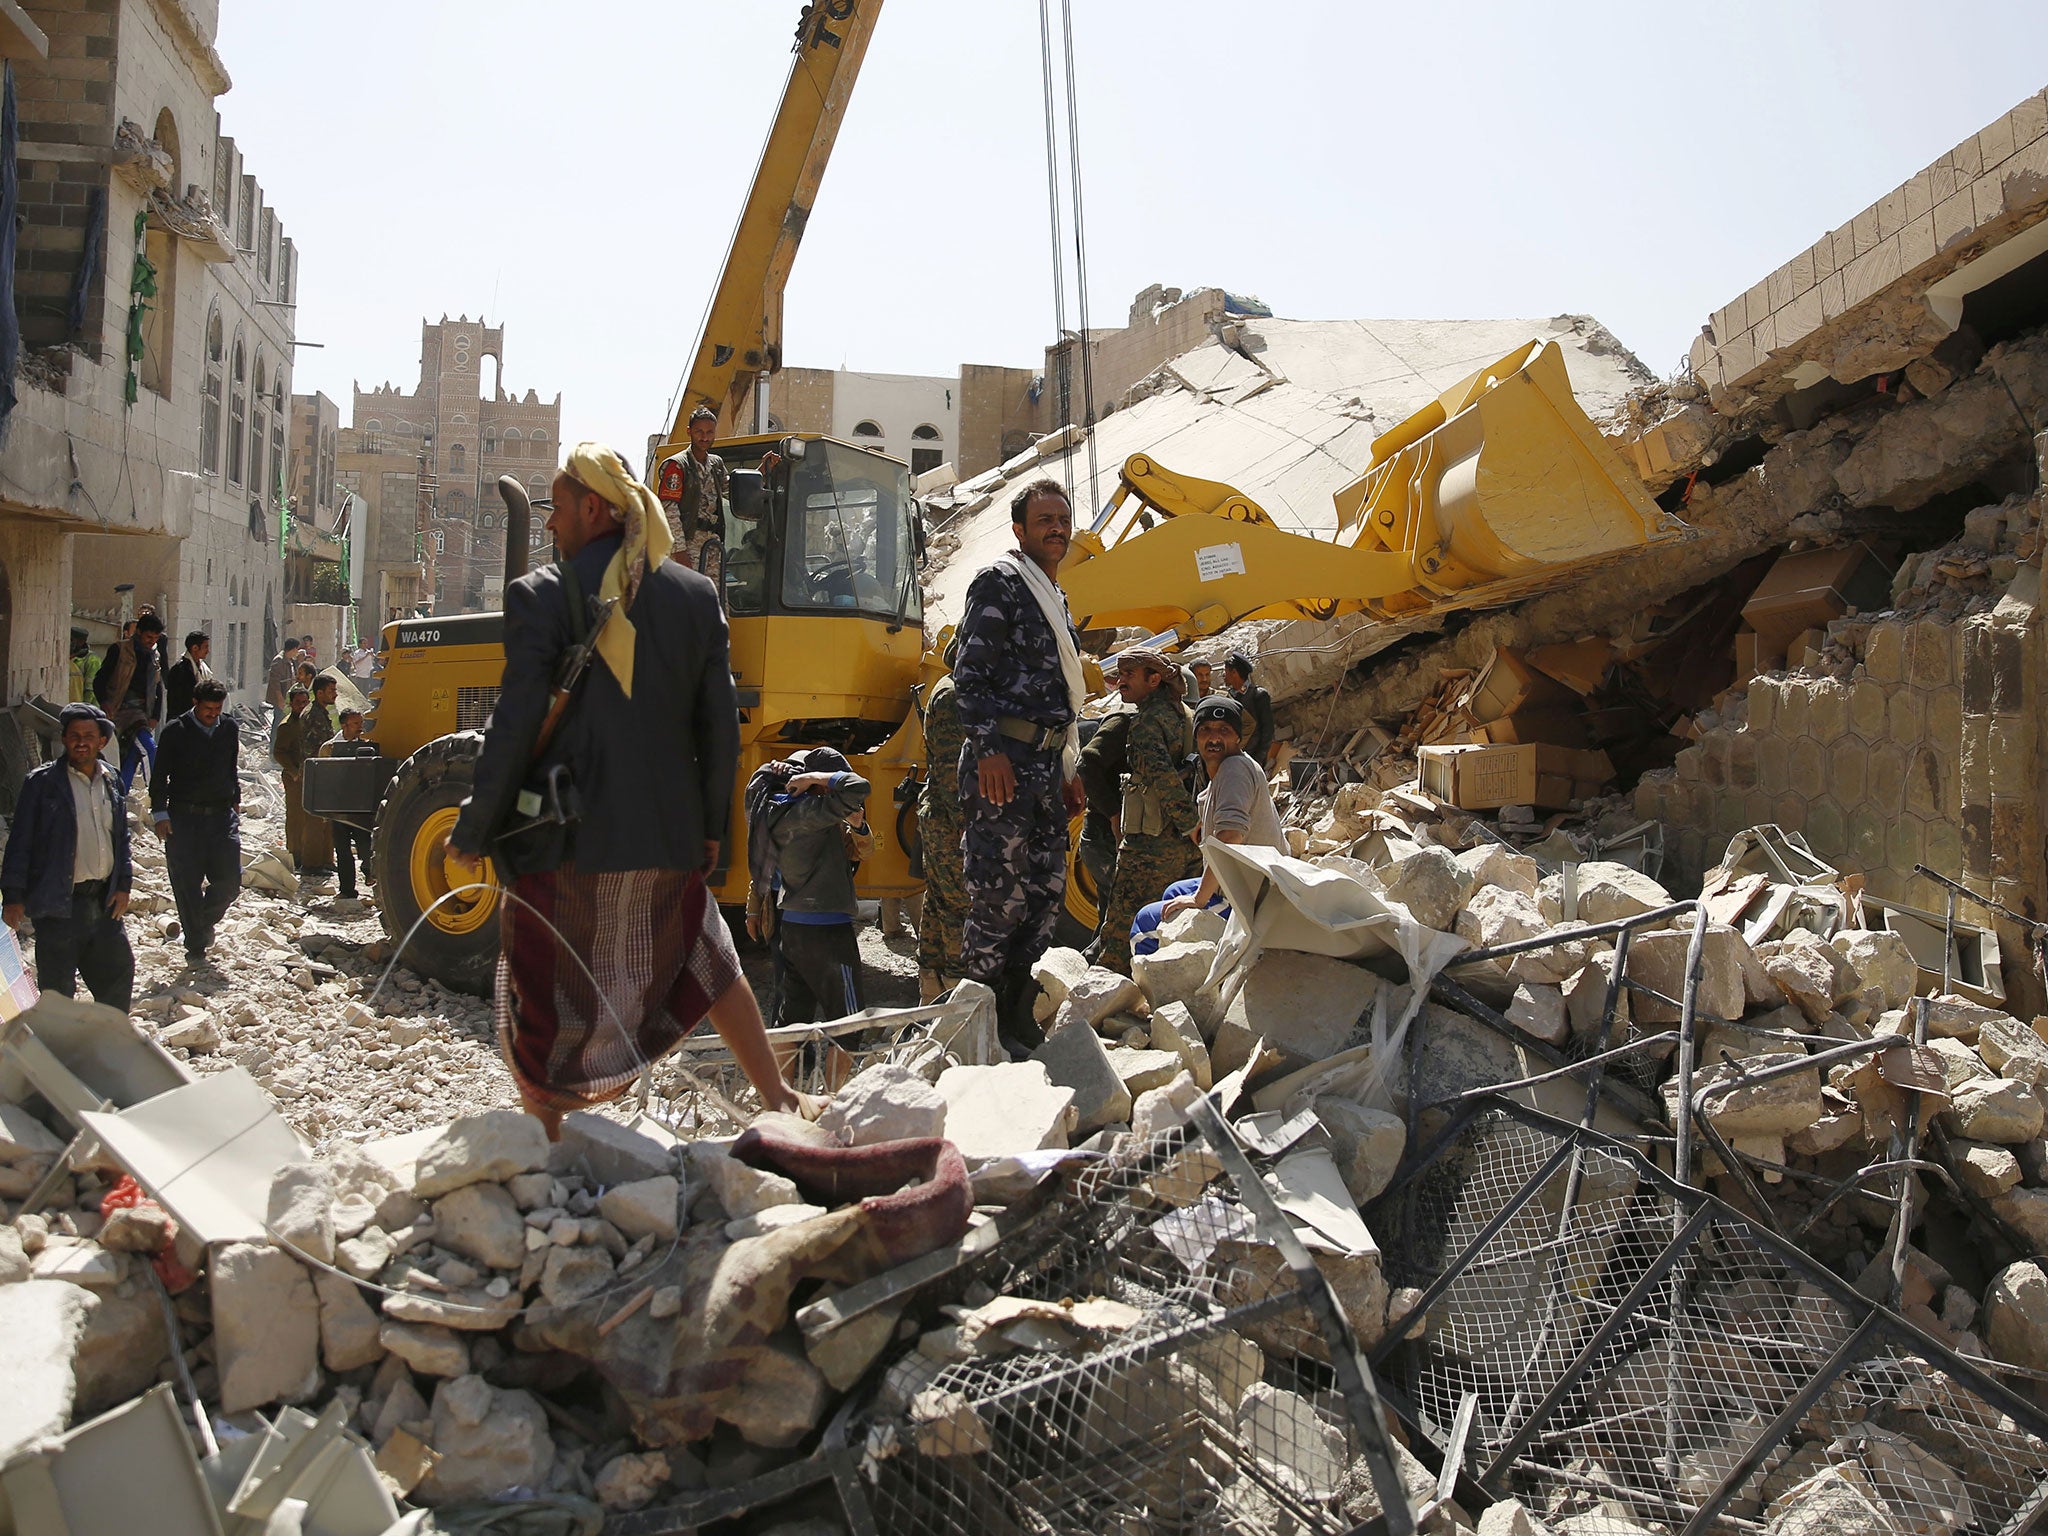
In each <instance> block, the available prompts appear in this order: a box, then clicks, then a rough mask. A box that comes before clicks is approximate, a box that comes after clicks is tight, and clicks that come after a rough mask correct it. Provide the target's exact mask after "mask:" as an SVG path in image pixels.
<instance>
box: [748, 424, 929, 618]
mask: <svg viewBox="0 0 2048 1536" xmlns="http://www.w3.org/2000/svg"><path fill="white" fill-rule="evenodd" d="M770 450H773V451H774V452H775V453H776V454H777V455H778V460H777V462H775V463H774V464H773V465H772V467H771V468H770V469H769V470H768V471H767V472H766V473H765V474H764V473H763V472H762V470H761V465H762V463H763V462H764V460H766V458H767V455H768V453H769V451H770ZM718 451H719V453H720V454H721V455H722V456H723V457H724V458H725V461H726V465H727V467H728V468H730V469H731V470H732V472H733V474H732V487H731V494H730V496H729V497H728V499H727V507H726V514H725V529H724V540H723V542H724V545H725V569H724V595H725V603H726V611H727V612H728V613H729V614H730V615H731V616H732V617H733V618H735V619H743V618H755V617H765V616H781V615H787V616H790V617H817V616H821V615H826V616H835V617H841V618H852V617H865V618H874V619H882V620H884V621H885V622H887V623H888V624H891V625H894V626H899V627H901V626H908V627H910V628H913V629H914V628H916V627H917V626H918V625H920V624H921V623H922V622H923V617H924V610H923V602H922V598H921V596H920V594H919V591H918V584H917V556H918V551H919V550H920V549H921V548H922V538H921V536H920V535H921V529H920V527H919V525H918V521H917V518H918V513H917V507H916V504H915V503H914V502H913V501H912V499H911V495H910V471H909V470H908V468H906V467H905V466H904V465H903V464H901V463H899V462H898V461H897V460H895V459H891V458H887V457H885V456H884V455H882V454H878V453H874V452H871V451H869V450H867V449H864V448H856V447H854V446H852V445H851V444H849V443H840V442H834V441H833V440H832V439H830V438H822V437H814V438H804V437H792V438H768V439H754V438H747V439H740V440H737V441H733V442H728V443H722V444H720V445H719V449H718Z"/></svg>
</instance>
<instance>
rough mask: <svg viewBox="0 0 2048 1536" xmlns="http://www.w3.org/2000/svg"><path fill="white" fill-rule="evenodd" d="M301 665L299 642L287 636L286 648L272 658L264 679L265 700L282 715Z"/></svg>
mask: <svg viewBox="0 0 2048 1536" xmlns="http://www.w3.org/2000/svg"><path fill="white" fill-rule="evenodd" d="M298 665H299V642H298V641H296V640H294V639H292V638H290V637H289V636H287V637H286V638H285V642H284V649H283V650H281V651H279V652H278V653H277V654H276V655H275V656H273V657H271V658H270V670H269V672H268V673H267V674H266V675H265V677H264V679H263V702H264V703H266V704H268V705H269V706H270V707H271V708H272V709H274V710H276V711H277V713H278V715H280V716H282V715H283V714H284V712H285V709H286V708H287V706H288V702H289V701H288V699H287V697H286V695H287V692H288V691H289V690H290V688H291V686H292V679H293V676H294V675H295V673H296V671H297V669H298Z"/></svg>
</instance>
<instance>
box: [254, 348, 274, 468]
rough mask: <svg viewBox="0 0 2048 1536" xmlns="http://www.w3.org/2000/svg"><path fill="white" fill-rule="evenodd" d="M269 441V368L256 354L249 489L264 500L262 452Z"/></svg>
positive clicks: (259, 353) (260, 356)
mask: <svg viewBox="0 0 2048 1536" xmlns="http://www.w3.org/2000/svg"><path fill="white" fill-rule="evenodd" d="M269 443H270V370H269V367H268V366H267V365H266V364H265V362H264V360H263V354H262V353H261V352H260V351H259V352H258V353H257V354H256V389H255V392H254V393H253V394H252V395H251V396H250V397H249V489H250V490H252V491H254V492H255V493H256V494H257V495H258V496H261V497H263V498H265V499H266V500H267V499H268V498H269V495H270V482H269V481H268V480H266V479H264V477H263V453H264V450H265V448H266V447H268V446H269Z"/></svg>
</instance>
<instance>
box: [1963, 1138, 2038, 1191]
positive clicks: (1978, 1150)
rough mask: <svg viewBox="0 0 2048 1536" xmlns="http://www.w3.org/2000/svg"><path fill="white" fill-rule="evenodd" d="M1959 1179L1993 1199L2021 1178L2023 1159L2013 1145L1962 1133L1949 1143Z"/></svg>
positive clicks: (1965, 1184)
mask: <svg viewBox="0 0 2048 1536" xmlns="http://www.w3.org/2000/svg"><path fill="white" fill-rule="evenodd" d="M1948 1145H1949V1151H1950V1153H1951V1154H1952V1155H1953V1158H1954V1162H1955V1170H1956V1178H1957V1179H1958V1180H1960V1181H1961V1183H1962V1186H1963V1188H1965V1189H1967V1190H1969V1191H1971V1192H1972V1193H1973V1194H1979V1195H1982V1196H1983V1197H1984V1198H1985V1199H1987V1200H1989V1199H1991V1198H1993V1197H1994V1196H1997V1195H2002V1194H2004V1193H2005V1192H2006V1191H2007V1190H2008V1189H2011V1188H2012V1187H2013V1185H2015V1184H2017V1183H2019V1181H2020V1160H2019V1158H2018V1157H2016V1156H2014V1155H2013V1150H2012V1148H2010V1147H2001V1146H1998V1145H1996V1144H1995V1143H1992V1142H1988V1141H1965V1140H1964V1139H1963V1138H1961V1137H1960V1136H1958V1137H1956V1138H1954V1139H1952V1140H1951V1141H1950V1142H1949V1144H1948Z"/></svg>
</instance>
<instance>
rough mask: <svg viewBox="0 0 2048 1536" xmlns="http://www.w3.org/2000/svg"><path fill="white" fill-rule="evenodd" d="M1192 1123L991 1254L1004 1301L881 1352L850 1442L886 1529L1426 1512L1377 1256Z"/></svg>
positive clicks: (1231, 1525)
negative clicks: (1377, 1348) (1385, 1400)
mask: <svg viewBox="0 0 2048 1536" xmlns="http://www.w3.org/2000/svg"><path fill="white" fill-rule="evenodd" d="M1196 1120H1197V1126H1181V1127H1176V1128H1173V1129H1169V1130H1166V1131H1163V1132H1161V1133H1160V1134H1158V1135H1157V1136H1156V1137H1154V1138H1152V1139H1151V1140H1149V1141H1147V1142H1144V1143H1142V1144H1140V1145H1137V1146H1134V1147H1129V1148H1127V1150H1125V1151H1124V1152H1122V1153H1120V1154H1118V1155H1116V1156H1114V1157H1111V1158H1107V1159H1104V1160H1101V1161H1099V1162H1096V1163H1094V1164H1092V1165H1089V1166H1088V1167H1086V1168H1085V1169H1084V1170H1083V1171H1081V1172H1080V1173H1079V1174H1078V1175H1076V1176H1073V1177H1071V1178H1069V1179H1068V1181H1067V1182H1066V1183H1065V1185H1064V1186H1063V1187H1062V1188H1061V1189H1060V1191H1059V1192H1058V1193H1057V1194H1056V1195H1055V1196H1054V1197H1053V1198H1052V1199H1051V1200H1050V1201H1049V1202H1048V1203H1047V1204H1046V1205H1045V1207H1044V1208H1043V1209H1042V1210H1041V1211H1040V1212H1039V1213H1038V1215H1037V1216H1036V1217H1034V1218H1033V1219H1032V1220H1030V1221H1029V1222H1028V1223H1026V1224H1025V1225H1023V1226H1022V1227H1020V1228H1019V1229H1018V1230H1017V1231H1016V1232H1014V1233H1013V1234H1012V1235H1011V1236H1010V1237H1008V1238H1007V1239H1005V1241H1004V1242H1003V1243H1002V1244H1000V1245H999V1246H998V1247H997V1248H996V1249H995V1250H994V1252H993V1253H992V1254H991V1255H990V1259H989V1263H988V1264H987V1266H985V1267H984V1269H983V1270H982V1272H981V1275H980V1280H981V1282H982V1284H984V1285H985V1286H986V1287H987V1291H988V1292H992V1293H993V1299H991V1300H984V1301H983V1302H982V1304H981V1305H979V1306H977V1307H973V1308H972V1309H969V1310H965V1311H963V1312H961V1313H960V1314H959V1315H958V1317H957V1320H956V1321H955V1322H953V1323H952V1324H950V1325H947V1326H944V1327H940V1328H937V1329H934V1330H930V1331H928V1332H927V1333H925V1334H924V1336H923V1337H922V1338H921V1339H920V1341H919V1343H918V1345H917V1347H916V1348H914V1349H913V1350H911V1351H910V1352H908V1353H906V1354H904V1355H902V1356H901V1357H900V1358H898V1359H897V1360H896V1361H895V1362H894V1363H893V1364H892V1365H891V1366H890V1367H889V1369H888V1370H887V1372H886V1374H885V1375H884V1376H883V1378H882V1380H881V1382H880V1385H879V1387H878V1388H877V1389H876V1390H875V1392H874V1395H873V1397H872V1398H871V1399H870V1401H869V1403H868V1404H867V1406H866V1409H865V1411H864V1413H863V1414H862V1415H861V1416H860V1417H859V1419H858V1420H857V1421H856V1430H855V1435H854V1442H853V1443H854V1448H855V1449H856V1450H857V1451H858V1452H859V1453H860V1454H861V1455H862V1459H863V1468H864V1472H865V1474H866V1478H867V1483H868V1495H867V1497H868V1499H869V1500H870V1501H871V1509H872V1514H871V1518H872V1526H873V1528H874V1529H876V1530H880V1531H884V1532H889V1533H892V1536H893V1533H898V1532H901V1533H927V1536H941V1533H952V1532H959V1531H975V1532H996V1533H1002V1532H1030V1533H1048V1536H1051V1533H1067V1532H1071V1533H1075V1536H1083V1533H1086V1536H1095V1533H1100V1532H1125V1533H1130V1536H1138V1533H1140V1532H1144V1533H1163V1532H1182V1531H1185V1532H1217V1533H1245V1536H1252V1533H1260V1536H1267V1533H1274V1532H1279V1531H1289V1532H1301V1533H1322V1532H1329V1533H1337V1532H1349V1531H1354V1530H1359V1529H1361V1528H1363V1529H1366V1530H1386V1531H1393V1532H1407V1531H1410V1530H1413V1529H1414V1523H1413V1518H1412V1515H1411V1512H1410V1508H1409V1504H1408V1502H1407V1494H1406V1493H1405V1492H1404V1491H1403V1489H1402V1486H1401V1483H1400V1481H1399V1474H1398V1471H1397V1469H1396V1466H1395V1462H1394V1454H1395V1453H1394V1451H1393V1449H1392V1447H1391V1446H1390V1444H1389V1442H1388V1441H1387V1439H1386V1436H1385V1433H1384V1430H1383V1423H1384V1421H1383V1419H1382V1417H1381V1410H1380V1408H1379V1404H1378V1399H1377V1395H1376V1393H1375V1391H1374V1389H1373V1386H1372V1382H1371V1378H1370V1376H1369V1375H1368V1374H1367V1372H1366V1371H1365V1369H1364V1367H1363V1362H1362V1360H1361V1358H1360V1355H1359V1353H1358V1350H1359V1341H1360V1339H1361V1338H1363V1339H1366V1340H1370V1339H1371V1338H1373V1337H1374V1336H1376V1335H1377V1333H1378V1332H1379V1331H1380V1329H1381V1327H1382V1325H1383V1320H1384V1314H1385V1308H1386V1287H1385V1282H1384V1279H1383V1277H1382V1275H1381V1273H1380V1265H1379V1256H1378V1254H1377V1253H1363V1254H1361V1253H1335V1252H1318V1253H1315V1254H1313V1255H1312V1254H1311V1253H1310V1252H1308V1251H1307V1250H1306V1249H1304V1248H1303V1246H1302V1244H1301V1242H1300V1240H1299V1239H1298V1238H1297V1237H1296V1235H1295V1232H1294V1229H1293V1227H1292V1225H1291V1224H1290V1223H1289V1222H1288V1220H1287V1219H1286V1218H1285V1217H1283V1216H1282V1214H1281V1212H1280V1209H1279V1207H1278V1206H1277V1205H1276V1204H1275V1203H1274V1200H1273V1198H1272V1196H1271V1194H1270V1192H1269V1191H1268V1189H1267V1188H1266V1186H1265V1184H1264V1182H1263V1178H1264V1176H1266V1175H1267V1174H1269V1173H1270V1166H1262V1167H1255V1166H1254V1165H1253V1162H1252V1161H1251V1160H1250V1159H1248V1158H1247V1156H1246V1154H1245V1153H1244V1152H1242V1151H1241V1150H1240V1149H1239V1147H1238V1145H1237V1143H1236V1142H1235V1141H1234V1140H1233V1139H1232V1138H1231V1135H1230V1132H1229V1131H1228V1130H1227V1129H1226V1128H1225V1127H1224V1126H1223V1124H1222V1121H1221V1120H1220V1118H1218V1117H1216V1116H1215V1115H1214V1114H1213V1112H1212V1111H1210V1109H1209V1106H1208V1105H1207V1103H1206V1102H1204V1103H1201V1104H1198V1105H1197V1106H1196ZM1198 1127H1199V1128H1198ZM1261 1161H1262V1162H1263V1161H1265V1160H1261ZM976 1294H987V1293H984V1292H977V1293H976ZM861 1523H862V1522H861V1521H858V1520H857V1521H856V1522H855V1524H856V1526H857V1527H858V1526H859V1525H860V1524H861Z"/></svg>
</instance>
